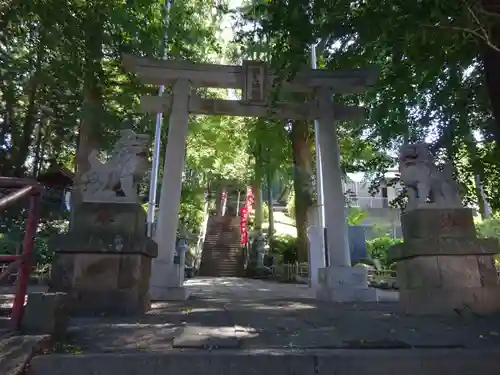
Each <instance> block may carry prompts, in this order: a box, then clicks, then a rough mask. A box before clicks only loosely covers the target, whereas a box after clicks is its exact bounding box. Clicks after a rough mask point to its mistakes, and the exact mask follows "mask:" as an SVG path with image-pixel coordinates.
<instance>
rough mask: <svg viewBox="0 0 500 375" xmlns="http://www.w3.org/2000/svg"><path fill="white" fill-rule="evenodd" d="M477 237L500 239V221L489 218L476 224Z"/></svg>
mask: <svg viewBox="0 0 500 375" xmlns="http://www.w3.org/2000/svg"><path fill="white" fill-rule="evenodd" d="M476 229H477V234H478V236H479V237H493V238H498V239H500V219H498V218H489V219H485V220H483V221H481V222H479V223H477V224H476Z"/></svg>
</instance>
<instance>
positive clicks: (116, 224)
mask: <svg viewBox="0 0 500 375" xmlns="http://www.w3.org/2000/svg"><path fill="white" fill-rule="evenodd" d="M148 143H149V139H148V137H147V136H145V135H138V134H135V133H134V132H133V131H132V130H123V131H122V132H121V137H120V139H119V140H118V142H117V143H116V145H115V147H114V149H113V152H112V155H111V157H110V159H109V160H108V161H107V162H105V163H103V162H101V161H100V160H99V158H98V157H97V155H98V153H97V151H96V150H94V151H92V152H91V153H90V155H89V163H90V170H89V171H88V172H86V173H84V174H83V175H82V178H81V185H80V186H79V187H76V188H80V189H81V192H82V197H83V199H82V203H81V204H80V205H79V206H77V207H76V208H75V209H76V212H75V215H74V222H73V225H72V227H71V229H70V231H69V233H65V234H61V235H58V236H56V237H55V238H54V240H53V247H54V248H55V253H56V254H55V258H54V262H53V266H52V275H51V286H50V289H51V291H55V292H66V293H67V294H68V296H69V309H70V312H71V313H72V314H77V315H87V314H91V315H92V314H135V313H142V312H145V311H147V310H149V308H150V298H149V295H148V288H149V278H150V273H151V260H152V258H154V257H156V256H157V245H156V243H155V242H154V241H153V240H151V239H150V238H148V237H147V236H146V212H145V211H144V209H143V208H142V207H141V204H140V202H139V199H138V196H137V184H138V182H139V181H140V179H141V178H142V176H143V175H144V172H145V170H146V168H145V167H146V166H147V156H148Z"/></svg>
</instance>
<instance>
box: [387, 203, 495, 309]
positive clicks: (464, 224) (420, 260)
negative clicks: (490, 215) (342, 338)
mask: <svg viewBox="0 0 500 375" xmlns="http://www.w3.org/2000/svg"><path fill="white" fill-rule="evenodd" d="M402 224H403V233H404V243H403V244H399V245H395V246H393V247H391V249H390V251H389V258H390V259H393V260H395V261H396V262H397V265H396V268H397V281H398V285H399V288H400V301H401V303H402V304H403V307H404V309H405V310H406V312H408V313H415V314H447V313H461V312H463V313H466V312H474V313H477V314H488V313H493V312H498V311H500V283H499V281H498V277H497V270H496V267H495V264H494V259H493V255H494V254H496V253H499V252H500V247H499V245H498V242H497V241H496V240H494V239H489V238H488V239H479V238H477V237H476V231H475V228H474V223H473V219H472V211H471V210H469V209H443V210H436V209H433V210H426V209H419V210H415V211H410V212H408V213H405V214H404V215H403V216H402Z"/></svg>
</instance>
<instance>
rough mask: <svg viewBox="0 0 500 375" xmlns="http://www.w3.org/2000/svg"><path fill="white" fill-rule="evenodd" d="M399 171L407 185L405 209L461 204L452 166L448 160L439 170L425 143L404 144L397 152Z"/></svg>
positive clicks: (451, 206) (452, 206)
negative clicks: (428, 200)
mask: <svg viewBox="0 0 500 375" xmlns="http://www.w3.org/2000/svg"><path fill="white" fill-rule="evenodd" d="M399 172H400V173H401V181H402V182H403V183H404V184H405V185H406V187H407V188H408V205H407V209H413V208H419V207H420V208H462V207H463V205H462V199H461V197H460V189H459V186H458V184H457V182H456V181H455V180H454V179H453V166H452V165H451V163H450V162H448V163H446V164H445V165H444V166H443V169H442V171H440V170H438V169H437V168H436V165H435V164H434V158H433V156H432V153H431V152H430V150H429V145H428V144H426V143H415V144H406V145H404V146H403V147H402V148H401V151H400V153H399ZM427 199H430V203H431V204H428V202H427Z"/></svg>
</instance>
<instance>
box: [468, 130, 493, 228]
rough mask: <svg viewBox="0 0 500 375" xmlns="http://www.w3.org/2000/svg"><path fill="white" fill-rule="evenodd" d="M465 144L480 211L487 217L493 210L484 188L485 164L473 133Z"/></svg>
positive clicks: (482, 215)
mask: <svg viewBox="0 0 500 375" xmlns="http://www.w3.org/2000/svg"><path fill="white" fill-rule="evenodd" d="M465 146H466V147H467V153H468V154H469V159H470V163H471V166H472V169H473V173H474V185H475V186H474V188H475V193H476V199H477V203H478V206H479V213H480V214H481V217H482V218H483V219H486V218H488V217H489V216H490V215H491V210H490V205H489V203H488V201H487V199H486V197H485V194H484V190H483V179H484V166H483V163H482V161H481V159H480V158H478V156H477V155H478V153H477V145H476V142H475V140H474V136H473V135H472V133H470V134H469V135H468V136H467V137H466V140H465Z"/></svg>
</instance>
